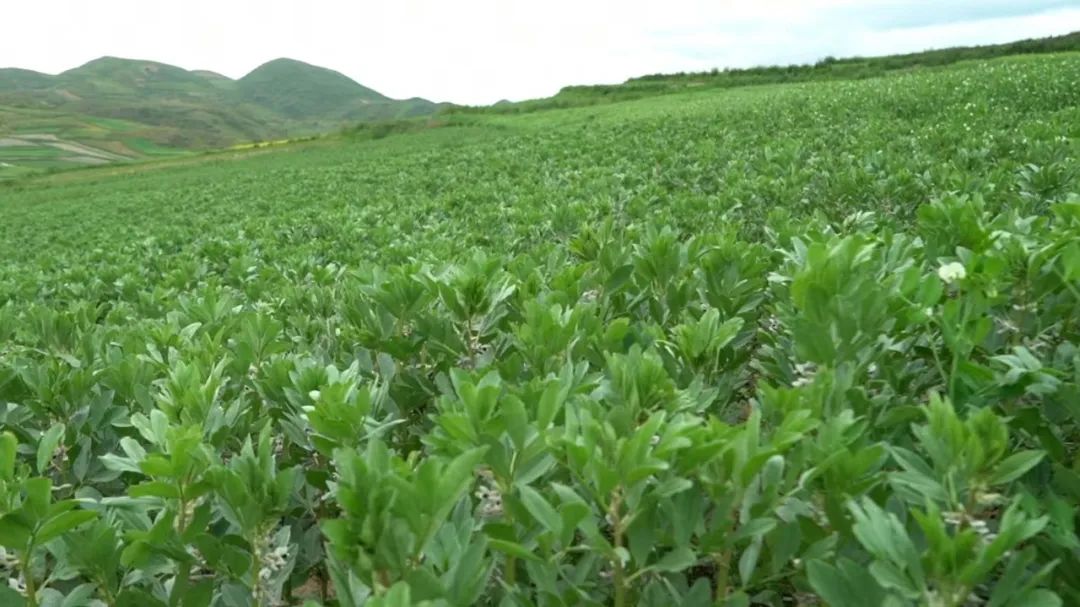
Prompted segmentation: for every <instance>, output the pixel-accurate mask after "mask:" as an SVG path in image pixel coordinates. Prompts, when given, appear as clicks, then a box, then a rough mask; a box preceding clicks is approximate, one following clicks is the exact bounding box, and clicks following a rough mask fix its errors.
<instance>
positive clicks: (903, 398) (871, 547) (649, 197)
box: [0, 53, 1080, 607]
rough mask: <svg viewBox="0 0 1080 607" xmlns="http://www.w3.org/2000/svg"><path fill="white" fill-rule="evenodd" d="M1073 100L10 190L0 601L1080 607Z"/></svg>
mask: <svg viewBox="0 0 1080 607" xmlns="http://www.w3.org/2000/svg"><path fill="white" fill-rule="evenodd" d="M1077 82H1080V55H1078V54H1072V53H1066V54H1058V55H1041V56H1032V57H1009V58H1003V59H995V60H991V61H978V62H966V63H962V64H957V65H954V66H951V67H950V68H948V69H941V70H918V71H911V72H907V73H895V74H891V75H889V76H886V77H880V78H870V79H863V80H850V81H832V82H812V83H799V84H781V85H768V86H756V87H745V88H735V89H727V90H703V91H689V92H682V93H676V94H670V95H663V96H653V97H649V98H645V99H639V100H636V101H628V102H624V103H612V104H606V105H595V106H590V107H582V108H574V109H565V110H553V111H548V112H536V113H530V114H523V115H499V114H494V115H474V116H470V117H469V120H459V121H456V122H448V123H447V124H446V126H445V127H444V128H436V129H427V130H423V131H419V132H410V133H403V134H400V135H397V136H394V137H385V138H381V139H377V140H376V139H364V140H361V139H359V138H349V137H341V138H335V139H323V140H318V141H313V142H309V143H303V144H296V145H288V146H283V147H281V148H276V149H265V150H245V151H243V152H234V153H227V154H218V155H215V156H213V157H207V158H184V159H181V160H171V161H165V162H162V163H158V164H157V165H155V167H154V168H152V169H150V168H145V167H137V166H118V167H104V168H102V169H100V170H99V169H94V170H88V171H79V172H70V173H62V174H57V175H52V176H47V177H41V178H34V179H28V180H23V181H20V182H17V183H15V184H9V185H8V186H3V187H0V216H2V217H3V218H4V221H3V222H0V256H2V257H3V259H4V260H5V263H4V264H3V265H0V545H2V546H3V549H2V550H0V557H2V558H0V578H2V577H6V578H7V579H8V583H7V584H0V604H3V605H5V606H6V605H12V606H15V607H17V606H19V605H26V604H30V605H93V606H94V607H99V606H101V605H107V606H109V607H112V606H135V605H138V606H140V607H141V606H166V605H170V606H174V605H183V606H195V605H197V606H207V605H214V606H217V607H248V606H252V605H260V606H269V605H281V604H287V603H293V604H298V603H300V602H302V601H305V600H307V601H310V602H309V603H308V605H326V606H341V607H360V606H365V607H383V606H387V607H389V606H392V607H405V606H410V605H426V606H440V607H443V606H467V605H491V606H495V605H499V606H520V607H534V606H535V607H540V606H543V607H564V606H566V607H568V606H590V607H600V606H615V607H629V606H631V605H633V606H649V607H666V606H670V605H680V606H685V607H706V606H711V605H722V606H729V607H745V606H748V605H755V606H769V607H781V606H791V605H799V606H804V607H810V606H822V605H825V606H828V607H877V606H883V607H899V606H908V605H910V606H916V605H917V606H934V607H966V606H968V605H989V606H993V607H1063V606H1065V605H1077V604H1080V550H1078V549H1080V537H1078V535H1077V511H1076V508H1075V505H1076V503H1077V502H1078V501H1080V450H1078V446H1080V408H1078V406H1077V405H1078V403H1080V349H1078V343H1080V323H1078V322H1077V319H1080V288H1078V285H1080V164H1078V158H1080V87H1077V84H1076V83H1077Z"/></svg>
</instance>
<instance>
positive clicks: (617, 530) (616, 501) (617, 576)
mask: <svg viewBox="0 0 1080 607" xmlns="http://www.w3.org/2000/svg"><path fill="white" fill-rule="evenodd" d="M621 501H622V498H621V495H620V494H619V491H618V489H616V490H615V494H614V496H613V497H612V499H611V508H609V511H608V514H609V516H611V524H612V527H613V529H612V541H613V543H614V544H615V550H616V552H617V554H616V555H615V562H614V563H612V576H611V578H612V581H613V582H614V584H615V607H625V606H626V579H625V577H626V572H625V571H624V570H623V562H622V556H621V555H620V554H618V552H621V551H620V550H619V549H620V548H622V547H623V537H622V536H623V528H622V517H621V516H619V506H620V503H621Z"/></svg>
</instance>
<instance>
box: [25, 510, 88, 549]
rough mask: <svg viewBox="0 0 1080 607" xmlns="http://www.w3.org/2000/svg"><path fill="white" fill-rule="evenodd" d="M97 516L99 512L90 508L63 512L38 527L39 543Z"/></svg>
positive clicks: (37, 539) (37, 537) (37, 538)
mask: <svg viewBox="0 0 1080 607" xmlns="http://www.w3.org/2000/svg"><path fill="white" fill-rule="evenodd" d="M95 518H97V513H96V512H91V511H89V510H72V511H70V512H63V513H61V514H58V515H56V516H54V517H52V518H50V519H48V520H47V521H45V522H44V523H43V524H42V525H41V528H40V529H38V532H37V535H36V536H35V539H36V541H37V543H39V544H44V543H45V542H48V541H50V540H52V539H55V538H57V537H60V536H61V535H63V534H65V533H67V532H68V531H71V530H72V529H74V528H76V527H78V526H79V525H82V524H83V523H86V522H88V521H91V520H93V519H95Z"/></svg>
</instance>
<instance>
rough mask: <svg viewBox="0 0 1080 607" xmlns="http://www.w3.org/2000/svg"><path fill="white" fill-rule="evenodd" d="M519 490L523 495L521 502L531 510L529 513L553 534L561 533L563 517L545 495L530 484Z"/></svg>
mask: <svg viewBox="0 0 1080 607" xmlns="http://www.w3.org/2000/svg"><path fill="white" fill-rule="evenodd" d="M518 492H519V493H520V495H521V503H522V504H523V505H524V506H525V509H526V510H528V511H529V514H531V515H532V516H533V518H534V519H536V521H537V522H539V523H540V524H541V525H543V526H544V528H545V529H547V530H548V531H549V532H551V533H552V534H553V535H559V532H560V531H561V530H562V517H560V516H559V513H558V512H556V511H555V508H553V507H552V506H551V504H549V503H548V501H547V500H546V499H544V496H542V495H540V494H539V493H538V492H537V491H536V490H535V489H533V488H532V487H529V486H528V485H522V486H520V487H518Z"/></svg>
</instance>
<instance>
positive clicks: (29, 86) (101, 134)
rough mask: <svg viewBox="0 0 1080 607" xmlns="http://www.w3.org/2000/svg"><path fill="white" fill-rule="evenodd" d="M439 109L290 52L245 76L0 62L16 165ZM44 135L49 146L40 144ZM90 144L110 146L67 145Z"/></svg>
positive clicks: (171, 148) (128, 63)
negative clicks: (47, 69) (44, 68)
mask: <svg viewBox="0 0 1080 607" xmlns="http://www.w3.org/2000/svg"><path fill="white" fill-rule="evenodd" d="M439 107H440V105H439V104H436V103H433V102H430V101H427V100H425V99H408V100H395V99H390V98H389V97H386V96H385V95H382V94H380V93H378V92H376V91H374V90H372V89H370V88H367V87H365V86H363V85H361V84H359V83H357V82H355V81H353V80H352V79H350V78H349V77H347V76H345V75H344V74H341V73H339V72H335V71H333V70H329V69H326V68H322V67H318V66H314V65H310V64H307V63H303V62H300V61H295V60H292V59H276V60H274V61H270V62H268V63H266V64H264V65H262V66H259V67H258V68H256V69H255V70H253V71H252V72H251V73H249V74H247V75H246V76H244V77H243V78H241V79H239V80H232V79H230V78H228V77H226V76H223V75H221V74H217V73H215V72H210V71H205V70H194V71H189V70H185V69H182V68H179V67H175V66H172V65H167V64H164V63H158V62H154V61H142V60H133V59H121V58H117V57H102V58H100V59H95V60H93V61H90V62H89V63H86V64H85V65H82V66H79V67H77V68H74V69H71V70H68V71H66V72H63V73H61V74H58V75H56V76H51V75H48V74H42V73H38V72H34V71H30V70H25V69H18V68H8V69H0V140H2V141H4V142H5V143H4V145H2V146H0V161H2V162H4V163H6V164H7V165H8V167H7V168H9V169H10V168H12V167H21V168H24V169H25V168H28V167H29V168H34V169H38V168H59V167H64V166H76V165H79V164H97V163H99V162H100V160H101V159H106V158H107V159H108V161H110V162H111V161H115V160H118V159H124V158H132V159H133V158H141V157H145V156H147V155H148V153H150V152H151V151H152V153H156V154H162V153H170V152H171V153H177V154H178V153H184V152H186V151H191V150H203V149H213V148H221V147H226V146H229V145H233V144H237V143H243V142H252V141H266V140H273V139H281V138H288V137H296V136H304V135H311V134H317V133H321V132H325V131H328V130H334V129H337V128H340V127H342V126H344V125H347V124H351V123H355V122H364V121H372V120H387V119H396V118H404V117H414V116H423V115H427V114H432V113H434V112H435V111H436V110H437V109H438V108H439ZM46 136H47V137H46ZM44 142H48V144H49V145H48V146H45V147H48V148H49V149H47V150H43V149H42V148H43V146H44ZM58 145H59V147H57V146H58ZM86 146H89V147H91V148H96V149H100V150H102V151H103V152H105V153H104V154H101V155H97V156H96V158H97V160H93V161H90V160H89V158H91V157H92V155H87V154H85V153H82V152H85V150H80V153H78V154H73V153H68V152H66V151H65V150H64V149H62V148H64V147H68V148H71V149H76V148H80V147H86ZM0 168H4V167H2V166H0Z"/></svg>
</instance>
